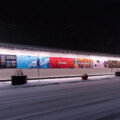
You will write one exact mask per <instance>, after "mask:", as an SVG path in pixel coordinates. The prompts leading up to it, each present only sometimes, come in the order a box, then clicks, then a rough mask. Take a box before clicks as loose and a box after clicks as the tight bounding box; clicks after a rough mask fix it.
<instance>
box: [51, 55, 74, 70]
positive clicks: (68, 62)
mask: <svg viewBox="0 0 120 120" xmlns="http://www.w3.org/2000/svg"><path fill="white" fill-rule="evenodd" d="M50 68H74V58H62V57H50Z"/></svg>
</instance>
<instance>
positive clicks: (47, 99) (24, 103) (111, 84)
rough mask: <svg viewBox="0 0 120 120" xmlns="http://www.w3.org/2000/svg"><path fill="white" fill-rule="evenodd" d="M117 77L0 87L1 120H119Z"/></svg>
mask: <svg viewBox="0 0 120 120" xmlns="http://www.w3.org/2000/svg"><path fill="white" fill-rule="evenodd" d="M119 119H120V77H115V76H114V75H111V76H110V75H109V76H95V77H89V79H88V80H87V81H83V80H81V78H79V77H77V78H60V79H46V80H43V79H42V80H33V81H28V83H27V84H25V85H20V86H12V85H11V83H10V82H2V83H0V120H119Z"/></svg>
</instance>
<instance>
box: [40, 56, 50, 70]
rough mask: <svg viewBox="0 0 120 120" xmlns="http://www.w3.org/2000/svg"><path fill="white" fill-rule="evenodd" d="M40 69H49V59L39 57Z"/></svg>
mask: <svg viewBox="0 0 120 120" xmlns="http://www.w3.org/2000/svg"><path fill="white" fill-rule="evenodd" d="M39 59H40V62H39V65H40V68H49V57H40V58H39Z"/></svg>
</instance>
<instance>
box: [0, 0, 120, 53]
mask: <svg viewBox="0 0 120 120" xmlns="http://www.w3.org/2000/svg"><path fill="white" fill-rule="evenodd" d="M0 42H8V43H18V44H26V45H35V46H45V47H53V48H63V49H70V50H77V51H78V50H82V51H89V52H101V53H113V54H120V1H119V0H96V1H95V0H94V1H93V0H88V1H87V0H66V1H65V0H64V1H62V0H55V1H53V0H51V1H50V0H43V1H41V0H39V2H38V1H32V2H31V1H27V2H25V1H24V2H22V1H19V0H16V1H14V2H13V1H11V0H9V1H6V0H4V2H0Z"/></svg>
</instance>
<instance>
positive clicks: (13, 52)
mask: <svg viewBox="0 0 120 120" xmlns="http://www.w3.org/2000/svg"><path fill="white" fill-rule="evenodd" d="M0 54H9V55H30V56H33V55H34V56H39V57H43V56H48V57H65V58H81V59H83V58H84V59H93V60H100V61H102V60H106V61H107V60H120V58H119V57H110V55H109V56H103V55H101V56H98V55H97V54H96V55H95V54H94V55H92V54H90V53H89V54H86V53H85V54H84V53H79V54H78V53H77V54H76V53H67V51H65V50H64V51H63V53H62V52H61V53H60V52H54V51H52V52H49V51H35V50H34V51H33V50H27V49H17V48H16V49H10V48H0Z"/></svg>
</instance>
